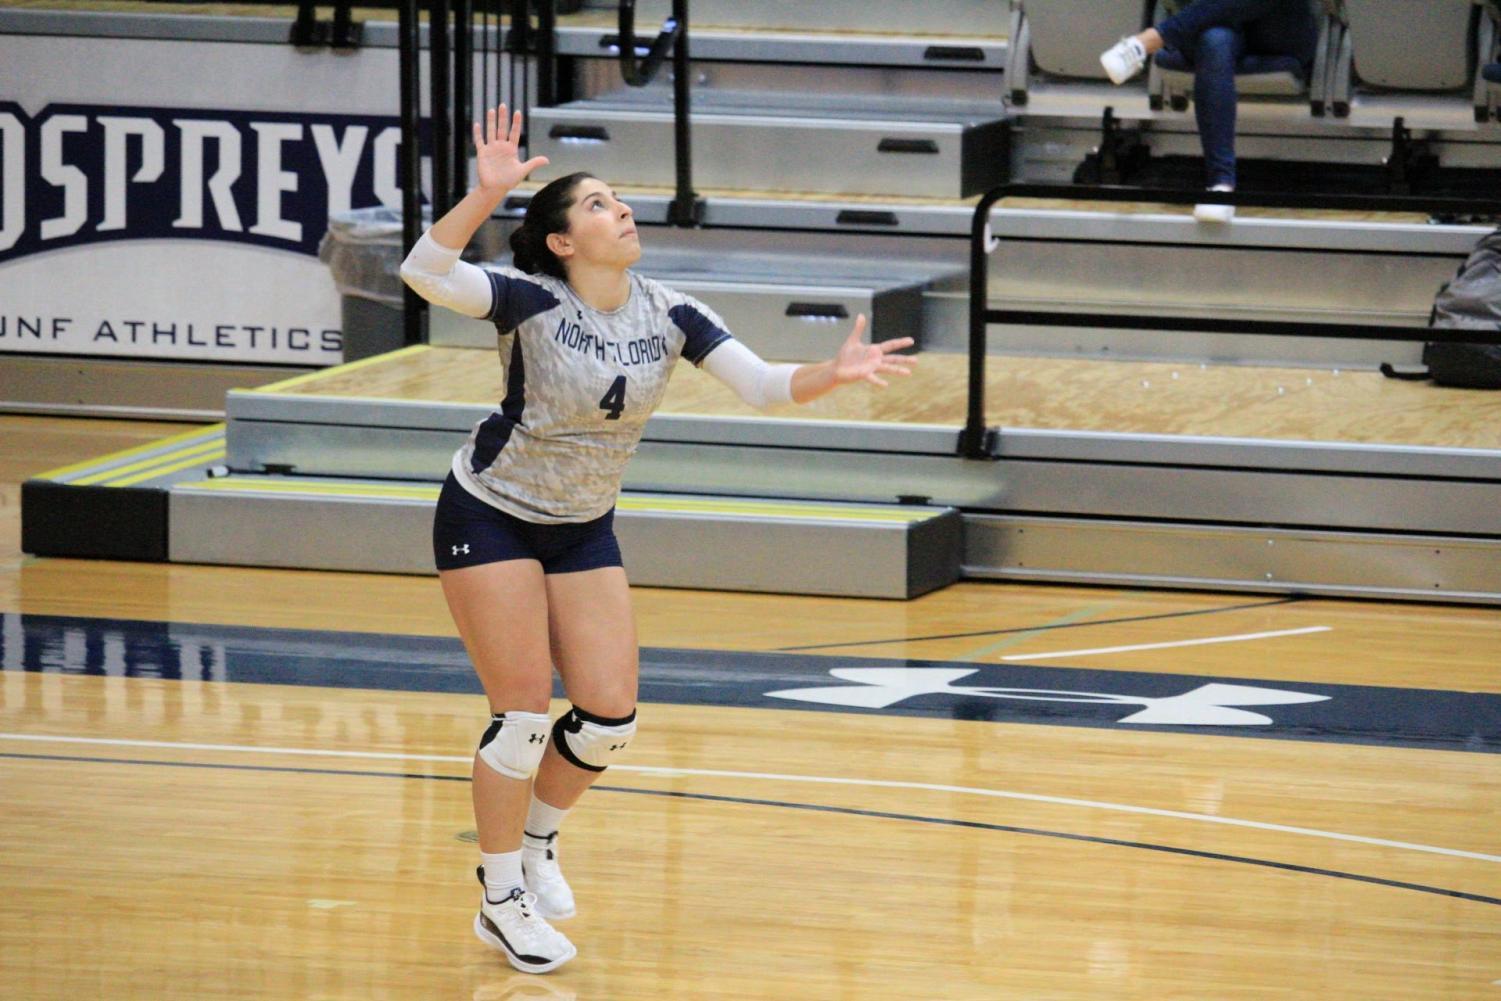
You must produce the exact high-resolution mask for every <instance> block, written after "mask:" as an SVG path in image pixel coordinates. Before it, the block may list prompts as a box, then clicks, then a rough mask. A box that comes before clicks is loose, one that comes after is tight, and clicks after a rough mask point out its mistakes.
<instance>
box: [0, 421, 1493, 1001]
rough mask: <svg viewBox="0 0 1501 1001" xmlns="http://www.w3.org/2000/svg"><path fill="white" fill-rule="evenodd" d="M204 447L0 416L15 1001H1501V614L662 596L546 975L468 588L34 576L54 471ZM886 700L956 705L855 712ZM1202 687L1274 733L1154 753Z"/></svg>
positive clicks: (1090, 599)
mask: <svg viewBox="0 0 1501 1001" xmlns="http://www.w3.org/2000/svg"><path fill="white" fill-rule="evenodd" d="M178 429H179V427H178V426H173V425H149V424H142V423H121V422H108V421H91V420H67V419H56V418H25V417H0V613H3V614H0V664H3V667H4V670H0V790H3V802H4V804H5V806H4V808H3V809H0V839H3V842H4V844H5V846H6V849H5V851H4V852H3V853H0V885H3V887H4V889H5V892H4V895H3V899H0V970H3V971H4V974H3V982H4V990H3V992H0V993H3V994H4V996H5V997H6V998H7V999H16V1001H23V999H24V1001H31V999H42V998H46V999H63V998H68V999H72V998H76V997H78V996H80V995H85V996H107V997H109V998H111V999H112V1001H125V999H133V998H150V999H177V998H184V999H185V998H236V999H244V998H267V999H269V998H301V999H322V998H360V999H373V998H424V999H425V998H465V999H469V998H474V999H489V1001H493V999H503V998H512V999H521V998H528V999H530V998H535V999H635V998H643V999H645V998H651V999H659V998H706V999H708V998H714V999H718V998H726V999H729V998H737V999H738V998H791V997H795V998H798V999H831V998H840V999H886V998H891V999H897V998H902V999H906V998H925V999H996V998H1047V999H1073V998H1111V999H1127V998H1130V999H1152V1001H1162V999H1195V1001H1201V999H1207V998H1216V999H1222V998H1271V997H1277V998H1318V999H1344V998H1349V999H1361V1001H1369V999H1373V998H1394V999H1395V998H1402V999H1461V998H1463V999H1470V998H1474V999H1484V998H1490V997H1501V837H1498V835H1497V832H1498V831H1501V769H1498V768H1497V760H1498V759H1497V758H1496V756H1495V752H1496V751H1497V750H1498V748H1501V722H1498V721H1501V711H1498V708H1497V707H1498V704H1501V655H1498V654H1497V651H1498V650H1501V613H1498V612H1496V611H1495V610H1491V609H1476V608H1453V607H1439V606H1430V607H1424V606H1418V605H1380V604H1372V603H1353V602H1335V601H1296V602H1279V601H1277V600H1276V599H1269V598H1266V597H1247V596H1234V595H1213V594H1174V593H1149V592H1140V591H1117V590H1110V589H1083V588H1036V587H1025V586H1015V585H990V584H982V583H965V584H960V585H957V586H954V587H951V588H948V589H946V590H943V591H940V592H937V593H935V594H932V595H929V596H926V597H924V598H922V599H919V600H917V601H913V602H907V603H891V602H879V601H857V600H829V599H809V598H787V597H779V596H770V595H735V594H715V593H700V592H688V591H665V590H649V589H638V590H637V591H636V593H635V599H636V604H637V615H638V619H639V622H640V628H641V641H642V644H643V648H644V653H643V704H642V721H643V727H642V731H641V737H640V738H639V741H638V743H637V744H636V745H635V746H634V747H633V748H632V754H631V756H630V758H629V761H628V762H627V763H626V764H625V765H624V766H622V767H617V768H615V769H613V770H612V771H611V772H610V773H608V774H607V775H606V776H605V778H604V779H603V780H602V782H601V787H600V788H598V789H596V790H595V791H594V792H592V793H591V794H590V795H589V796H588V797H586V798H585V800H584V801H583V803H582V804H581V805H580V806H579V808H578V809H577V810H576V811H575V813H574V814H573V815H572V816H571V817H570V819H569V822H568V824H567V826H566V829H565V831H566V833H565V835H564V837H565V841H564V846H565V853H564V858H565V861H566V864H567V869H568V872H569V874H570V876H571V878H572V879H573V881H574V884H575V888H576V889H577V891H578V894H579V898H580V916H579V917H578V918H577V919H575V920H573V921H571V922H569V923H568V924H567V925H566V926H565V927H566V930H567V932H568V933H569V934H570V935H571V936H572V937H573V938H574V939H575V941H576V942H577V943H578V944H579V947H580V954H579V958H578V959H576V960H575V961H574V962H573V963H571V964H570V965H569V966H567V967H565V968H564V969H562V970H560V971H558V972H557V973H556V974H553V975H550V976H547V977H542V978H536V977H526V976H524V975H521V974H516V973H513V972H512V971H510V969H509V967H507V966H506V965H505V964H504V962H503V961H502V960H501V959H500V957H499V956H498V955H496V954H495V953H492V952H490V951H488V950H487V949H486V948H485V947H484V946H482V945H481V944H480V943H479V942H478V941H476V940H475V939H474V938H473V936H472V933H471V931H470V928H469V923H470V920H471V918H472V913H471V910H472V908H473V906H474V904H475V891H476V889H477V887H476V886H475V884H474V882H473V875H472V867H473V865H474V863H475V862H476V848H475V846H474V845H473V844H472V843H471V841H470V840H469V839H470V838H472V834H471V832H472V828H473V823H472V819H471V816H470V812H469V789H468V787H467V771H468V768H467V764H466V762H467V760H468V757H469V755H470V754H471V753H472V747H473V743H474V741H475V739H476V737H477V736H478V733H479V731H480V730H481V729H482V727H483V723H484V721H485V716H484V713H485V706H484V702H483V699H482V697H480V696H478V695H476V694H473V688H472V687H466V682H465V680H464V679H465V677H466V675H467V668H466V667H465V665H464V662H463V658H462V653H461V652H460V651H458V650H457V643H456V640H455V639H454V638H453V635H454V634H453V630H452V626H451V625H450V623H449V620H448V616H447V613H446V611H445V610H444V608H443V605H442V601H441V598H440V596H439V593H438V588H437V585H436V582H435V581H434V580H433V579H432V578H407V577H392V576H366V575H349V574H330V573H314V572H293V571H273V570H255V569H226V568H209V567H194V566H174V565H140V564H125V563H95V562H88V561H76V560H53V559H40V560H39V559H33V558H29V557H26V556H24V555H22V554H21V553H19V551H18V513H17V507H18V484H19V483H20V482H21V481H22V480H23V479H24V478H25V477H26V476H27V475H29V474H31V473H35V472H38V471H40V470H42V469H45V468H49V467H52V466H56V465H59V464H62V463H66V462H71V461H76V460H79V459H83V458H87V457H89V456H92V455H97V454H102V453H104V452H108V451H112V450H115V449H119V448H124V447H129V446H131V445H134V444H139V443H143V442H145V441H148V440H151V439H154V438H157V437H160V436H162V435H164V434H167V433H170V432H172V431H174V430H178ZM166 624H170V625H166ZM1208 640H1212V641H1214V642H1204V641H1208ZM1193 641H1199V642H1197V643H1194V642H1193ZM1189 644H1192V645H1189ZM1122 648H1130V649H1122ZM1008 658H1009V659H1008ZM946 665H947V669H946V668H945V666H946ZM955 665H958V666H955ZM836 668H837V669H839V670H840V671H841V672H843V673H842V675H841V676H840V677H835V676H833V675H831V674H830V673H829V671H830V670H831V669H836ZM893 669H898V670H905V671H916V672H917V673H916V674H904V675H902V677H903V678H905V679H907V681H909V682H910V681H911V680H912V679H913V678H917V677H919V676H921V677H924V678H931V677H932V675H931V672H934V671H937V672H939V673H940V674H942V675H943V676H944V677H945V678H949V679H952V680H951V681H949V682H944V683H940V684H936V685H929V687H928V689H927V691H928V692H929V693H930V694H927V695H923V696H920V697H918V698H915V699H911V700H909V701H907V702H905V703H903V704H902V705H899V706H898V707H897V708H896V709H893V710H881V709H879V708H871V707H870V706H871V705H872V703H871V702H870V701H869V700H866V701H865V705H866V708H864V709H860V708H856V707H852V706H850V705H849V704H848V703H850V702H859V701H861V698H860V696H855V697H853V698H850V697H848V695H847V693H848V692H849V691H850V690H854V691H857V692H865V693H868V692H869V691H870V690H871V689H872V688H879V687H880V685H881V684H883V683H887V682H889V681H890V679H891V676H890V675H889V674H882V675H873V674H870V673H868V672H871V671H876V670H881V671H885V672H889V671H890V670H893ZM860 671H865V672H867V673H866V674H863V675H862V674H859V673H858V672H860ZM849 672H856V673H849ZM922 672H929V673H928V674H923V673H922ZM971 672H977V673H973V674H972V673H971ZM314 673H316V674H317V677H318V679H319V680H320V682H321V683H320V684H307V683H306V681H307V680H308V676H309V675H312V674H314ZM883 679H885V680H884V681H883ZM1214 683H1218V684H1231V685H1235V686H1238V687H1237V688H1236V689H1235V690H1233V691H1232V692H1226V691H1225V690H1224V689H1215V690H1214V691H1215V692H1217V693H1218V694H1217V696H1216V697H1214V698H1209V697H1208V695H1205V692H1206V686H1207V685H1208V684H1214ZM945 686H948V687H945ZM819 687H823V688H826V689H827V688H834V689H836V690H837V691H836V692H835V693H834V695H833V696H828V695H827V694H825V695H824V696H815V697H824V698H832V699H833V701H834V703H838V702H840V700H843V701H844V703H846V704H843V705H839V704H833V703H829V702H823V703H816V702H808V701H806V699H807V697H808V696H807V694H806V690H807V689H808V688H815V689H816V688H819ZM1245 688H1255V689H1257V690H1259V691H1260V693H1261V694H1260V695H1259V696H1247V695H1246V693H1245V692H1244V689H1245ZM773 689H777V690H781V691H783V692H784V693H785V691H786V690H788V689H801V690H803V691H804V695H803V696H802V700H801V701H799V700H797V699H796V698H788V697H786V696H785V694H784V695H782V696H775V697H773V696H769V695H768V693H769V692H771V691H772V690H773ZM955 689H958V690H959V691H957V692H956V691H955ZM966 689H967V690H968V691H969V694H968V695H966V694H964V690H966ZM1268 690H1270V691H1271V692H1272V693H1273V694H1270V695H1268V694H1267V692H1268ZM1191 692H1198V693H1199V694H1201V695H1205V698H1207V699H1208V702H1209V703H1212V704H1213V705H1240V706H1243V707H1249V709H1250V710H1251V711H1254V712H1257V713H1261V714H1263V715H1264V716H1265V717H1268V718H1270V719H1271V720H1272V721H1273V722H1272V723H1270V724H1267V725H1262V726H1259V727H1258V726H1256V725H1206V722H1207V721H1208V718H1207V717H1206V718H1204V719H1199V718H1198V717H1194V716H1193V715H1192V713H1193V712H1198V711H1199V710H1198V709H1193V710H1192V711H1191V712H1190V714H1189V716H1181V717H1172V718H1177V719H1179V720H1180V723H1181V721H1182V720H1189V722H1188V723H1185V724H1182V725H1171V726H1144V725H1138V724H1133V723H1128V722H1122V720H1125V719H1128V718H1129V717H1130V716H1131V715H1133V714H1135V713H1137V712H1140V711H1150V712H1159V711H1163V710H1164V709H1165V707H1167V706H1169V705H1178V706H1180V708H1181V706H1182V705H1184V704H1186V703H1185V699H1184V695H1185V693H1191ZM841 693H845V694H841ZM933 693H936V694H933ZM1049 693H1051V694H1049ZM1069 693H1074V694H1072V695H1070V694H1069ZM1087 693H1093V694H1087ZM1237 693H1238V694H1237ZM1302 697H1311V698H1320V697H1322V701H1320V702H1317V703H1304V704H1293V703H1291V702H1288V701H1287V700H1289V699H1294V700H1296V699H1299V698H1302ZM1049 698H1050V699H1076V700H1080V701H1070V702H1063V701H1058V702H1051V701H1050V702H1040V701H1028V700H1035V699H1049ZM1257 699H1263V700H1265V699H1269V700H1270V703H1267V704H1258V703H1257ZM1154 700H1155V701H1154ZM877 701H879V700H877ZM1192 701H1193V698H1192V697H1189V698H1188V699H1187V702H1192ZM1200 701H1203V700H1202V699H1201V700H1200ZM554 708H555V709H557V708H558V707H557V706H555V707H554ZM1210 711H1211V713H1212V712H1213V711H1214V710H1213V709H1212V706H1211V710H1210ZM1232 711H1233V710H1232ZM1321 721H1322V722H1321ZM1242 722H1243V721H1242ZM1279 737H1280V738H1281V739H1274V738H1279Z"/></svg>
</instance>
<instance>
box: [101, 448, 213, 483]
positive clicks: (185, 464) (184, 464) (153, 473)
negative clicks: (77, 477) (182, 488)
mask: <svg viewBox="0 0 1501 1001" xmlns="http://www.w3.org/2000/svg"><path fill="white" fill-rule="evenodd" d="M224 454H225V453H224V449H222V448H221V449H219V451H217V452H210V453H208V454H207V455H199V456H195V457H193V458H191V459H184V460H183V461H181V462H177V463H174V464H172V465H170V466H166V467H164V468H161V469H148V470H146V471H145V472H144V473H137V474H136V475H135V476H127V477H125V479H123V480H110V481H109V482H108V483H106V484H104V485H105V486H107V487H130V486H135V485H136V484H137V483H140V482H141V481H142V480H150V479H154V478H156V477H158V476H166V475H167V474H168V473H176V472H180V471H181V470H184V469H188V468H190V467H192V466H206V465H208V464H209V463H211V462H216V461H218V460H219V459H222V458H224Z"/></svg>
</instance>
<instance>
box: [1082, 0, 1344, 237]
mask: <svg viewBox="0 0 1501 1001" xmlns="http://www.w3.org/2000/svg"><path fill="white" fill-rule="evenodd" d="M1318 37H1319V28H1318V22H1317V21H1316V20H1315V18H1314V15H1313V10H1312V8H1311V7H1310V5H1309V3H1308V0H1193V2H1192V3H1190V4H1189V5H1187V6H1185V7H1184V8H1183V9H1182V10H1180V11H1179V12H1178V13H1176V14H1174V15H1173V16H1171V17H1169V18H1167V19H1166V20H1164V21H1162V22H1161V23H1160V24H1158V25H1156V26H1155V27H1152V28H1148V29H1147V30H1146V31H1143V32H1141V33H1140V34H1139V35H1134V36H1131V37H1127V38H1123V39H1121V40H1120V41H1119V42H1117V43H1116V44H1115V45H1114V46H1113V47H1111V48H1110V49H1108V50H1106V51H1105V52H1104V53H1103V54H1101V56H1100V63H1101V64H1102V65H1103V66H1104V67H1105V72H1106V73H1107V74H1108V75H1109V77H1110V80H1111V82H1113V83H1116V84H1122V83H1125V82H1126V81H1127V80H1129V79H1131V78H1132V77H1133V76H1135V75H1136V74H1137V73H1140V72H1141V70H1142V67H1144V66H1145V65H1146V62H1147V60H1148V59H1149V58H1151V56H1152V55H1154V54H1155V53H1157V52H1158V51H1159V50H1161V49H1164V48H1171V49H1174V50H1176V51H1177V52H1178V53H1179V54H1181V55H1182V56H1183V57H1184V59H1185V60H1186V61H1187V62H1188V63H1189V64H1190V65H1192V66H1193V68H1194V116H1195V117H1196V118H1197V119H1198V123H1199V141H1200V143H1201V144H1202V145H1203V147H1204V167H1205V174H1206V175H1207V176H1206V178H1205V182H1206V187H1208V188H1209V190H1210V191H1234V190H1235V112H1236V107H1235V105H1236V94H1235V68H1236V65H1237V64H1238V63H1239V62H1240V60H1241V57H1243V56H1245V55H1248V54H1250V55H1267V56H1293V57H1295V58H1296V59H1298V60H1299V62H1301V63H1302V64H1303V72H1304V76H1305V77H1306V76H1307V74H1308V72H1309V70H1310V69H1312V67H1313V61H1314V54H1315V49H1316V48H1317V46H1318ZM1234 215H1235V208H1234V207H1233V206H1230V205H1199V206H1196V207H1195V208H1194V217H1195V218H1196V219H1198V220H1200V221H1201V222H1229V221H1230V220H1231V219H1232V218H1234Z"/></svg>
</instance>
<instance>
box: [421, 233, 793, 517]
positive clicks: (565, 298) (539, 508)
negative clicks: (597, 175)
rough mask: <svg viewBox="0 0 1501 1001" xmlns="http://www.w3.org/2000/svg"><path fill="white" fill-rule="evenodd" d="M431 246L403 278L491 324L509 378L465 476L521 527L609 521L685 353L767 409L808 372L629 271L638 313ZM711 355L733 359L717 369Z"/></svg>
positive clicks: (472, 439)
mask: <svg viewBox="0 0 1501 1001" xmlns="http://www.w3.org/2000/svg"><path fill="white" fill-rule="evenodd" d="M424 241H425V242H426V243H427V244H428V247H427V248H424V247H423V244H421V243H419V244H418V247H417V248H416V249H414V250H413V252H412V255H411V256H410V257H409V258H408V261H407V264H406V265H404V266H403V276H404V277H405V278H406V279H407V280H408V282H409V283H410V284H412V285H413V287H414V288H417V290H418V291H419V292H420V293H422V294H423V295H424V296H426V297H427V298H429V299H430V300H432V301H434V302H439V303H440V304H443V305H449V306H452V307H453V308H455V309H457V310H458V311H460V312H466V313H468V314H469V315H472V316H476V315H482V316H483V317H484V318H485V319H488V320H490V321H492V322H493V323H494V324H495V327H496V330H497V332H498V335H499V339H500V356H501V360H502V363H503V365H504V369H505V397H504V399H503V400H502V401H501V404H500V408H499V409H498V410H496V411H495V412H494V413H492V414H491V415H490V416H489V417H487V418H485V419H484V420H483V421H481V422H480V423H479V424H478V425H477V426H476V427H475V428H474V430H473V431H472V432H471V433H470V435H469V440H468V441H467V442H466V443H465V444H464V446H463V447H462V448H461V449H459V451H458V452H457V453H456V454H455V455H454V459H453V473H454V476H455V478H457V479H458V481H459V483H460V484H461V485H462V486H464V487H465V489H467V490H468V491H469V492H470V493H472V494H474V495H475V496H477V497H479V498H481V499H482V500H486V501H488V502H489V503H490V504H492V505H494V506H495V507H497V508H499V509H501V510H502V511H505V512H506V513H508V514H511V515H514V516H515V517H517V518H521V519H523V520H525V521H531V522H539V523H543V524H551V523H565V522H581V521H590V520H592V519H594V518H598V517H600V516H602V515H603V514H605V513H606V512H607V511H609V510H610V508H611V506H613V505H614V503H615V500H616V497H617V496H618V494H619V492H620V483H621V478H622V476H623V474H624V470H625V465H626V462H627V461H628V460H629V459H630V457H631V455H632V454H633V453H634V452H635V451H636V446H637V444H638V443H639V442H640V440H641V433H642V430H643V429H644V427H645V425H646V421H647V418H648V417H650V416H651V414H652V411H654V410H655V409H656V408H657V406H658V405H659V404H660V403H661V402H662V397H663V395H664V394H665V393H666V391H667V382H668V379H669V378H670V377H671V375H672V369H673V366H674V365H675V364H676V363H677V360H678V358H679V357H683V358H686V359H687V360H688V361H690V362H692V363H693V364H694V365H700V366H704V367H705V368H706V369H708V370H709V371H710V372H711V373H712V374H714V375H716V376H718V377H719V378H720V379H722V380H723V381H724V382H726V383H727V384H729V385H730V386H731V387H732V388H734V389H736V391H737V392H738V393H739V394H740V395H741V396H742V398H744V399H746V400H748V401H749V402H752V403H754V404H756V405H760V406H765V405H768V404H771V403H780V402H785V401H787V400H790V399H791V389H790V382H791V370H792V369H793V368H795V367H796V366H791V365H774V366H773V365H767V364H766V363H765V362H763V361H761V360H760V359H759V358H756V357H755V356H754V355H753V354H752V353H751V352H749V351H748V350H746V349H745V348H744V346H743V345H740V344H739V343H738V342H736V341H735V340H734V338H733V337H732V336H731V335H730V333H729V332H728V331H727V330H726V329H725V324H724V321H723V320H721V319H720V318H719V316H718V315H716V314H715V313H714V311H713V310H711V309H709V308H708V307H707V306H705V305H704V304H703V303H701V302H699V301H698V300H696V299H694V298H693V297H691V296H688V295H684V294H683V293H681V292H676V291H673V290H672V289H669V288H668V287H667V286H665V285H663V284H661V283H660V282H656V281H653V280H652V279H650V278H645V277H642V276H641V275H637V274H635V273H633V272H628V275H629V278H630V295H629V297H628V298H627V300H626V303H625V305H623V306H621V307H620V308H619V309H616V310H613V311H611V312H602V311H600V310H596V309H593V308H591V307H590V306H588V305H587V304H585V303H584V302H583V301H582V300H581V299H579V297H578V296H577V295H576V294H575V293H574V291H573V289H572V288H570V287H569V285H568V283H567V282H564V281H561V280H559V279H556V278H553V277H550V276H547V275H531V274H525V273H523V272H521V271H517V270H515V269H512V268H492V269H477V268H475V267H473V266H472V265H468V264H464V263H463V262H458V261H456V258H457V252H455V251H448V250H446V249H445V248H440V247H438V245H437V244H436V243H433V242H432V240H431V237H430V236H426V237H424ZM433 248H437V250H438V251H440V252H441V253H442V254H443V255H444V256H447V255H452V258H453V259H454V260H450V261H448V262H441V261H435V260H433V259H426V260H424V259H423V255H422V254H421V253H419V251H423V250H424V249H426V250H428V251H431V250H432V249H433ZM444 263H447V264H448V267H449V268H452V273H448V269H447V268H444V267H443V265H444ZM422 265H425V267H421V266H422ZM435 272H436V273H435ZM481 276H482V277H483V281H484V282H485V283H487V284H488V291H487V292H486V291H485V290H484V289H483V287H482V286H481V284H480V280H481ZM440 286H442V287H440ZM482 302H483V305H481V303H482ZM711 353H713V354H715V355H719V356H721V357H719V358H716V360H715V363H714V364H712V365H706V364H705V362H706V360H707V359H708V358H709V357H710V355H711Z"/></svg>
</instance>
